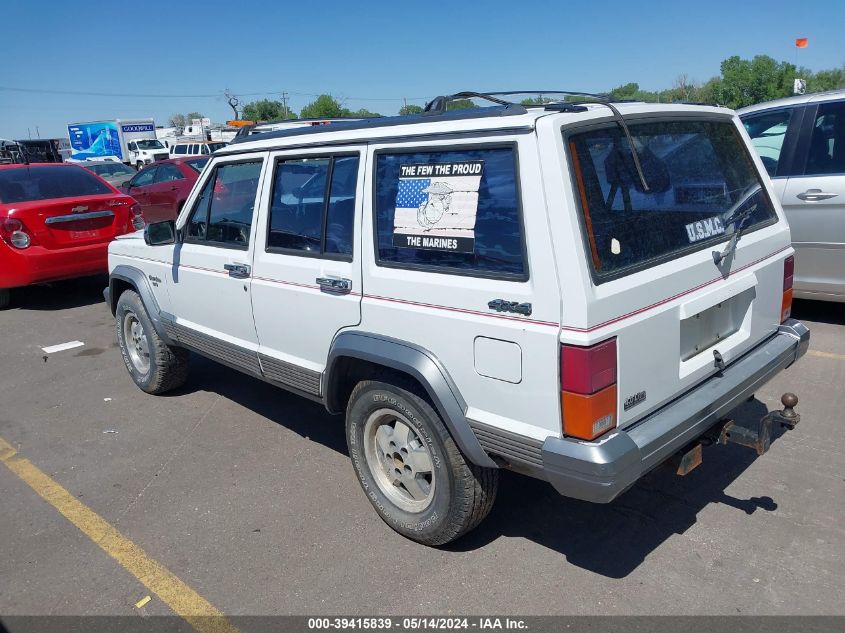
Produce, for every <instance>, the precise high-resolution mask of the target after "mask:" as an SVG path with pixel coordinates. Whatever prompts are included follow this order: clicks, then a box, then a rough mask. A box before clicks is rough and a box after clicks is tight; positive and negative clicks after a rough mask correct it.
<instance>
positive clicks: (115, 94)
mask: <svg viewBox="0 0 845 633" xmlns="http://www.w3.org/2000/svg"><path fill="white" fill-rule="evenodd" d="M0 90H5V91H6V92H27V93H34V94H53V95H73V96H79V97H128V98H133V99H139V98H141V99H147V98H149V99H220V98H223V97H224V96H225V94H224V92H223V91H220V92H215V93H211V94H148V93H135V92H88V91H82V90H50V89H46V88H20V87H16V86H0ZM237 94H238V95H239V96H241V97H259V96H265V95H279V96H286V95H296V96H299V97H319V96H320V94H319V93H313V92H292V91H283V92H280V91H275V90H265V91H262V92H238V93H237ZM344 98H345V99H349V100H350V101H388V102H389V101H394V102H400V101H402V100H403V99H404V97H348V96H345V95H344ZM407 99H408V100H409V101H426V100H427V99H428V98H427V97H407Z"/></svg>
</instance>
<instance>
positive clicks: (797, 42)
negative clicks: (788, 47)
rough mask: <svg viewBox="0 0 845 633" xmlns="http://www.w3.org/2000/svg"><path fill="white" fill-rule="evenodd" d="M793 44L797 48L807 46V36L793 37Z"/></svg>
mask: <svg viewBox="0 0 845 633" xmlns="http://www.w3.org/2000/svg"><path fill="white" fill-rule="evenodd" d="M795 46H797V47H798V48H807V38H806V37H798V38H796V39H795Z"/></svg>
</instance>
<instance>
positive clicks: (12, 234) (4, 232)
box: [0, 218, 36, 250]
mask: <svg viewBox="0 0 845 633" xmlns="http://www.w3.org/2000/svg"><path fill="white" fill-rule="evenodd" d="M0 237H2V239H3V241H4V242H6V243H7V244H9V245H10V246H13V247H14V248H16V249H18V250H24V249H25V248H29V247H30V246H32V245H33V244H35V243H36V241H35V236H34V235H33V234H32V233H30V231H29V230H28V229H27V228H26V226H25V225H24V223H23V222H21V221H20V220H18V219H17V218H0Z"/></svg>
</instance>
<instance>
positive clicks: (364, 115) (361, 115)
mask: <svg viewBox="0 0 845 633" xmlns="http://www.w3.org/2000/svg"><path fill="white" fill-rule="evenodd" d="M342 116H345V117H353V118H356V119H372V118H375V117H380V116H384V115H382V114H379V113H378V112H370V111H369V110H367V109H366V108H361V109H360V110H355V111H354V112H352V111H350V110H347V109H346V108H344V109H343V115H342Z"/></svg>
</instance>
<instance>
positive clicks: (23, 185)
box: [0, 166, 112, 204]
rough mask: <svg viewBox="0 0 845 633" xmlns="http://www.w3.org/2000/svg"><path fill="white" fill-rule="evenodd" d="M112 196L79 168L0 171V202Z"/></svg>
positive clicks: (90, 174) (96, 180)
mask: <svg viewBox="0 0 845 633" xmlns="http://www.w3.org/2000/svg"><path fill="white" fill-rule="evenodd" d="M108 193H112V190H111V189H110V188H109V186H108V185H107V184H106V183H104V182H103V181H102V180H100V179H99V178H97V177H96V176H95V175H94V174H92V173H91V172H89V171H87V170H85V169H83V168H81V167H69V166H67V167H59V166H56V167H33V168H28V167H21V168H19V169H3V170H0V203H4V204H9V203H12V202H29V201H32V200H50V199H52V198H75V197H77V196H96V195H100V194H108Z"/></svg>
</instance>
